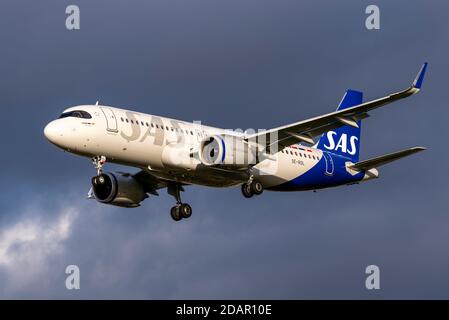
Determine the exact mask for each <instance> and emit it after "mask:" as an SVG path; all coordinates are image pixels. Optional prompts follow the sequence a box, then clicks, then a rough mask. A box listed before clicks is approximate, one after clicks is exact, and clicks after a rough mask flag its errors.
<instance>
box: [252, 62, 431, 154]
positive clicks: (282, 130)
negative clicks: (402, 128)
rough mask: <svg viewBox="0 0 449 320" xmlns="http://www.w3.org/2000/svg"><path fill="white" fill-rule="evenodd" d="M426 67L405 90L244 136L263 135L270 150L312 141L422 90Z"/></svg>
mask: <svg viewBox="0 0 449 320" xmlns="http://www.w3.org/2000/svg"><path fill="white" fill-rule="evenodd" d="M426 69H427V62H426V63H424V64H423V65H422V67H421V69H420V70H419V72H418V75H417V76H416V78H415V79H414V81H413V83H412V85H411V86H410V87H409V88H407V89H405V90H402V91H399V92H396V93H392V94H390V95H388V96H385V97H383V98H380V99H376V100H372V101H368V102H365V103H362V104H359V105H356V106H353V107H350V108H346V109H343V110H337V111H335V112H331V113H328V114H324V115H321V116H318V117H315V118H311V119H307V120H303V121H299V122H296V123H292V124H288V125H285V126H281V127H278V128H274V129H270V130H267V131H263V132H259V133H256V134H252V135H249V136H247V137H245V138H246V139H247V140H252V141H255V139H258V140H260V139H259V138H260V137H261V136H263V141H265V144H266V148H267V149H270V147H272V146H273V145H274V144H278V149H279V150H281V149H283V148H284V147H287V146H290V145H292V144H295V143H298V142H306V143H311V144H313V142H314V140H313V137H315V136H318V135H321V134H323V133H324V132H327V131H330V130H333V129H335V128H338V127H341V126H343V125H348V124H354V123H356V122H357V121H358V120H361V119H364V118H367V117H369V115H368V111H370V110H373V109H376V108H379V107H382V106H385V105H387V104H390V103H392V102H395V101H397V100H401V99H404V98H407V97H409V96H411V95H414V94H416V93H418V92H419V91H420V89H421V86H422V83H423V80H424V75H425V72H426ZM272 134H277V140H275V141H273V139H270V138H268V137H269V136H270V135H272ZM270 140H271V141H270Z"/></svg>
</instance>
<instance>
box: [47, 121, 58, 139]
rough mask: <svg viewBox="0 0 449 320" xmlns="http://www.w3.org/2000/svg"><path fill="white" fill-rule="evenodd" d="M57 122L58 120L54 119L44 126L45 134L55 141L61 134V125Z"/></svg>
mask: <svg viewBox="0 0 449 320" xmlns="http://www.w3.org/2000/svg"><path fill="white" fill-rule="evenodd" d="M55 122H56V121H52V122H50V123H48V124H47V125H46V126H45V128H44V136H45V137H46V138H47V139H48V141H50V142H53V143H56V140H58V137H59V136H60V134H61V132H59V131H60V130H59V129H58V127H59V126H58V125H57V124H56V123H55Z"/></svg>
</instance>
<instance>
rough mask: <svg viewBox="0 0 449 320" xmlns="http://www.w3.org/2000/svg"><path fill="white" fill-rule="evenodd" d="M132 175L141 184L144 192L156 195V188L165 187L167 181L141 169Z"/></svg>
mask: <svg viewBox="0 0 449 320" xmlns="http://www.w3.org/2000/svg"><path fill="white" fill-rule="evenodd" d="M132 176H133V178H134V179H136V180H137V181H139V182H140V183H141V184H142V185H143V187H144V189H145V192H147V193H150V194H153V195H156V196H158V195H159V193H158V192H157V190H159V189H163V188H166V187H167V186H168V181H164V180H161V179H159V178H156V177H155V176H153V175H152V174H151V173H149V172H148V171H145V170H141V171H139V172H137V173H136V174H134V175H132Z"/></svg>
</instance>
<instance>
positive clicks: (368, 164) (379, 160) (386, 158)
mask: <svg viewBox="0 0 449 320" xmlns="http://www.w3.org/2000/svg"><path fill="white" fill-rule="evenodd" d="M424 150H426V148H423V147H414V148H410V149H406V150H402V151H398V152H394V153H389V154H386V155H383V156H380V157H376V158H372V159H369V160H365V161H360V162H357V163H354V164H352V165H350V166H349V168H350V169H355V170H369V169H372V168H377V167H380V166H383V165H384V164H387V163H390V162H393V161H396V160H399V159H401V158H403V157H407V156H410V155H412V154H414V153H417V152H421V151H424Z"/></svg>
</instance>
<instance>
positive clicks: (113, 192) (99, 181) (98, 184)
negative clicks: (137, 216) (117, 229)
mask: <svg viewBox="0 0 449 320" xmlns="http://www.w3.org/2000/svg"><path fill="white" fill-rule="evenodd" d="M91 191H92V193H93V195H94V196H95V199H96V200H97V201H99V202H101V203H108V204H112V205H115V206H119V207H127V208H134V207H138V206H139V205H140V202H142V201H143V200H144V199H145V198H147V197H148V196H147V194H146V192H145V190H144V187H143V185H142V184H141V183H139V182H138V181H137V180H136V179H134V178H133V177H132V175H130V174H129V173H110V172H104V173H102V174H100V175H99V176H95V177H93V178H92V189H91Z"/></svg>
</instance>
